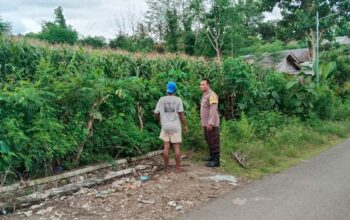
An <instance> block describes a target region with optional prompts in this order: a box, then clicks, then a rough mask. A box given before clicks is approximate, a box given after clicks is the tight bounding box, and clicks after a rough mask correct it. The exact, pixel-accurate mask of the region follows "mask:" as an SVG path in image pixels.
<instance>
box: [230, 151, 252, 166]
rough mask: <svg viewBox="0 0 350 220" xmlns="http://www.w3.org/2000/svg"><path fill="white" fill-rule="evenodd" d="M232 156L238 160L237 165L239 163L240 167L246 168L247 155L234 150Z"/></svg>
mask: <svg viewBox="0 0 350 220" xmlns="http://www.w3.org/2000/svg"><path fill="white" fill-rule="evenodd" d="M232 156H233V157H234V159H235V160H236V161H237V162H238V164H239V165H241V167H243V168H245V169H247V168H248V166H249V165H248V163H247V155H246V154H243V153H241V152H240V151H236V152H234V153H233V154H232Z"/></svg>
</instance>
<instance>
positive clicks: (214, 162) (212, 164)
mask: <svg viewBox="0 0 350 220" xmlns="http://www.w3.org/2000/svg"><path fill="white" fill-rule="evenodd" d="M207 167H220V153H214V154H213V157H212V160H211V161H209V162H208V163H207Z"/></svg>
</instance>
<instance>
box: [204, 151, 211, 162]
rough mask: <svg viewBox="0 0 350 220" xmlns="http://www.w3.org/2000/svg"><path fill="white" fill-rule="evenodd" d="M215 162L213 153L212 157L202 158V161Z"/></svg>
mask: <svg viewBox="0 0 350 220" xmlns="http://www.w3.org/2000/svg"><path fill="white" fill-rule="evenodd" d="M212 160H213V154H212V153H210V155H209V156H206V157H203V158H202V161H207V162H208V161H212Z"/></svg>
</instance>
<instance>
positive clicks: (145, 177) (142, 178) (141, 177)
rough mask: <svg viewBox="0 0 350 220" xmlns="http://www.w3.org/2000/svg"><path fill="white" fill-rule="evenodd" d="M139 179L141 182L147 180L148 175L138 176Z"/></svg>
mask: <svg viewBox="0 0 350 220" xmlns="http://www.w3.org/2000/svg"><path fill="white" fill-rule="evenodd" d="M140 180H141V181H142V182H147V181H148V180H149V176H140Z"/></svg>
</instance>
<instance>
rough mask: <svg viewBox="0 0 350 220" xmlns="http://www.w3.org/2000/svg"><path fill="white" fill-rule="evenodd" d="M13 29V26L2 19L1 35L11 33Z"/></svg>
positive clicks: (0, 24)
mask: <svg viewBox="0 0 350 220" xmlns="http://www.w3.org/2000/svg"><path fill="white" fill-rule="evenodd" d="M11 28H12V27H11V24H10V23H9V22H7V21H4V20H2V18H1V17H0V35H3V34H7V33H10V32H11Z"/></svg>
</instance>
